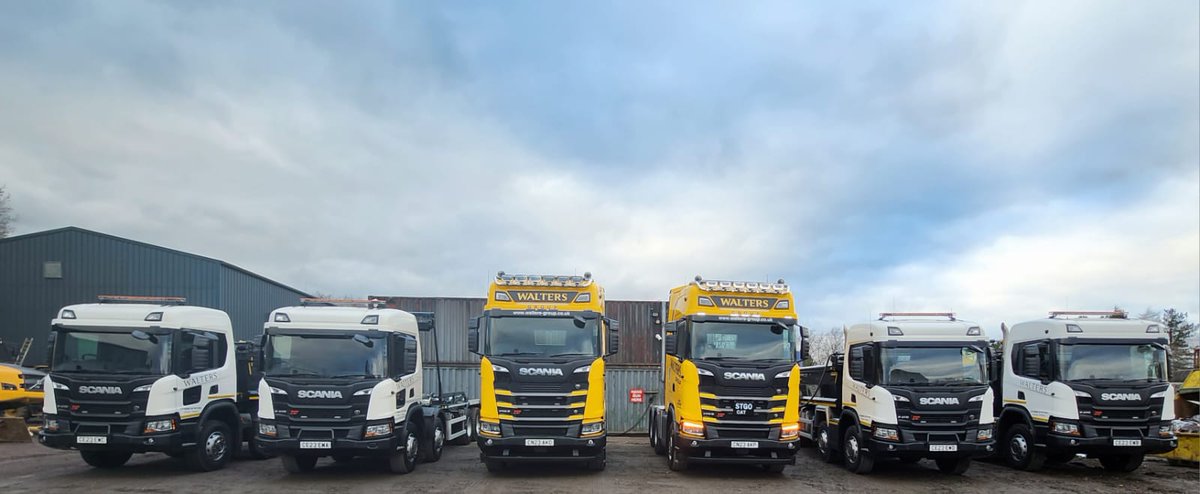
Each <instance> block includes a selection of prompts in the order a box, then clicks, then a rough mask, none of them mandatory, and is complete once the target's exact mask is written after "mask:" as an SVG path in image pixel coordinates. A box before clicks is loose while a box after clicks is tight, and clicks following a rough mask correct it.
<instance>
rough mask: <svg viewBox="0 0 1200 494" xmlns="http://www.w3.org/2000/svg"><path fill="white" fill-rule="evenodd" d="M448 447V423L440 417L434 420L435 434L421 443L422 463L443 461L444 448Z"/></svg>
mask: <svg viewBox="0 0 1200 494" xmlns="http://www.w3.org/2000/svg"><path fill="white" fill-rule="evenodd" d="M445 447H446V422H445V421H444V420H442V418H441V417H438V418H436V419H434V420H433V433H432V434H430V435H429V436H428V437H425V438H424V439H423V440H422V441H421V461H424V462H426V463H433V462H435V461H438V460H440V459H442V448H445Z"/></svg>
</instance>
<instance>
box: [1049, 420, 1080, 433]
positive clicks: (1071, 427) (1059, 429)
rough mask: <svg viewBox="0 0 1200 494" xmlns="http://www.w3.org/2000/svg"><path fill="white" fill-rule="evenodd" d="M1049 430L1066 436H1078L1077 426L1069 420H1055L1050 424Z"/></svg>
mask: <svg viewBox="0 0 1200 494" xmlns="http://www.w3.org/2000/svg"><path fill="white" fill-rule="evenodd" d="M1051 430H1052V431H1054V433H1055V434H1065V435H1068V436H1078V435H1079V426H1078V425H1075V424H1072V423H1069V422H1055V423H1054V424H1052V426H1051Z"/></svg>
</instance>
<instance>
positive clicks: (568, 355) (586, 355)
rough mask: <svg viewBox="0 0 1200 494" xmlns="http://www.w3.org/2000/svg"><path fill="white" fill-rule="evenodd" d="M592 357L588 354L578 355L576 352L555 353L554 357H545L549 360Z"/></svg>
mask: <svg viewBox="0 0 1200 494" xmlns="http://www.w3.org/2000/svg"><path fill="white" fill-rule="evenodd" d="M592 356H593V355H592V354H590V353H578V352H572V353H556V354H554V355H547V357H550V358H554V357H592Z"/></svg>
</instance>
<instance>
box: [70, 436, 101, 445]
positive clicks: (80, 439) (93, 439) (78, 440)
mask: <svg viewBox="0 0 1200 494" xmlns="http://www.w3.org/2000/svg"><path fill="white" fill-rule="evenodd" d="M75 444H108V436H76V437H75Z"/></svg>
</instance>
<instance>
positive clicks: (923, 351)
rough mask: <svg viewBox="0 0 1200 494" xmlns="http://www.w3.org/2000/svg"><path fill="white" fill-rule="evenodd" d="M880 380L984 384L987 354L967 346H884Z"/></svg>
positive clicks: (886, 382)
mask: <svg viewBox="0 0 1200 494" xmlns="http://www.w3.org/2000/svg"><path fill="white" fill-rule="evenodd" d="M880 358H881V359H882V363H883V375H882V378H883V383H884V384H892V385H905V384H908V385H921V386H925V385H955V384H965V385H971V384H986V383H987V382H988V381H987V357H986V355H985V354H984V352H983V350H982V349H979V348H975V347H970V346H947V347H884V348H883V349H882V351H881V353H880Z"/></svg>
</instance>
